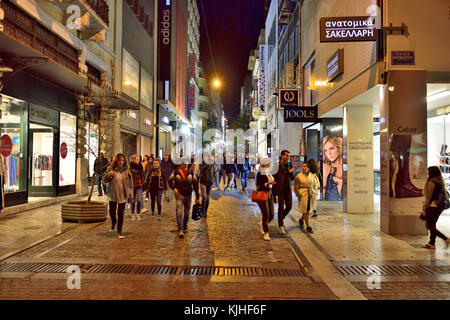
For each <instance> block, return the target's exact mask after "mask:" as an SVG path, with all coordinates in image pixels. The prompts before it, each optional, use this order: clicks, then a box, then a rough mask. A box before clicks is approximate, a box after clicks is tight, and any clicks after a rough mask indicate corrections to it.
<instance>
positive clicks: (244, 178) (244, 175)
mask: <svg viewBox="0 0 450 320" xmlns="http://www.w3.org/2000/svg"><path fill="white" fill-rule="evenodd" d="M238 169H239V171H240V172H241V185H242V191H243V192H245V190H246V189H247V183H248V172H249V171H250V169H251V166H250V161H249V159H248V157H247V156H245V160H244V163H243V164H238Z"/></svg>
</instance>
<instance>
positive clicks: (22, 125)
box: [0, 94, 28, 206]
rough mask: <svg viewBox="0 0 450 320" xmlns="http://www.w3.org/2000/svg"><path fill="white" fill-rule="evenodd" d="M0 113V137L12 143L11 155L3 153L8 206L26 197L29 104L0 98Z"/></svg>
mask: <svg viewBox="0 0 450 320" xmlns="http://www.w3.org/2000/svg"><path fill="white" fill-rule="evenodd" d="M0 112H1V114H0V135H1V137H2V140H3V139H9V140H10V141H11V148H10V151H9V152H6V153H3V152H2V160H3V166H4V168H6V173H5V181H4V182H5V183H4V191H5V201H6V205H7V206H10V205H15V204H19V203H24V202H26V199H27V197H28V195H27V193H28V179H27V154H28V150H27V147H28V125H27V124H28V104H27V103H26V102H25V101H23V100H20V99H16V98H13V97H10V96H7V95H4V94H2V95H1V103H0Z"/></svg>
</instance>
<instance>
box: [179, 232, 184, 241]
mask: <svg viewBox="0 0 450 320" xmlns="http://www.w3.org/2000/svg"><path fill="white" fill-rule="evenodd" d="M178 238H180V239H183V238H184V233H183V231H180V232H178Z"/></svg>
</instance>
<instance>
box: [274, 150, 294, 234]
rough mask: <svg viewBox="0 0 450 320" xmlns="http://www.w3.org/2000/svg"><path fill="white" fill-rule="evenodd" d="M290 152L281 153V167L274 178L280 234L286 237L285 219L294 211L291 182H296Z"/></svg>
mask: <svg viewBox="0 0 450 320" xmlns="http://www.w3.org/2000/svg"><path fill="white" fill-rule="evenodd" d="M289 156H290V152H289V151H288V150H283V151H281V157H280V165H279V168H278V172H277V173H276V174H275V176H274V178H275V181H276V184H275V188H276V194H277V196H276V198H275V203H277V202H278V227H279V228H280V233H281V234H283V235H286V231H285V229H284V222H283V221H284V218H285V217H286V216H287V215H288V214H289V211H291V209H292V192H291V181H293V180H294V178H295V177H294V168H292V165H291V164H290V163H289Z"/></svg>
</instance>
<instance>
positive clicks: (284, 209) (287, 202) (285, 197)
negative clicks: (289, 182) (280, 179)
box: [278, 191, 292, 227]
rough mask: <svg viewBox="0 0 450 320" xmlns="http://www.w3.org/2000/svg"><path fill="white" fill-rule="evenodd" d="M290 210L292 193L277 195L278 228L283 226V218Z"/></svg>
mask: <svg viewBox="0 0 450 320" xmlns="http://www.w3.org/2000/svg"><path fill="white" fill-rule="evenodd" d="M291 209H292V193H291V191H287V192H284V193H280V194H279V195H278V226H279V227H282V226H284V222H283V221H284V218H286V216H287V215H288V214H289V211H291Z"/></svg>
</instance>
